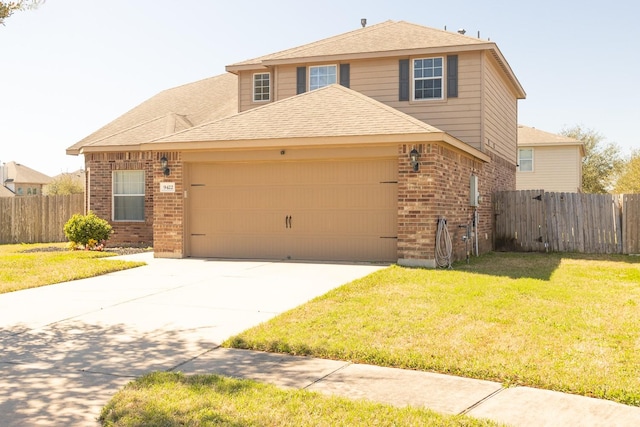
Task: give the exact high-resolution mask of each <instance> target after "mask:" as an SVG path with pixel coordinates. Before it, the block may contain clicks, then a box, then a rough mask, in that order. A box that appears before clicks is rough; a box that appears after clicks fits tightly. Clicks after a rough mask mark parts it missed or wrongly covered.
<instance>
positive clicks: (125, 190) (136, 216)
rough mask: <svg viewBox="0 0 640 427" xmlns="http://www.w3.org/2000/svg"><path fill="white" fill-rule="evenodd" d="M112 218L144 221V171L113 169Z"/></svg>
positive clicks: (115, 219)
mask: <svg viewBox="0 0 640 427" xmlns="http://www.w3.org/2000/svg"><path fill="white" fill-rule="evenodd" d="M113 220H114V221H144V171H113Z"/></svg>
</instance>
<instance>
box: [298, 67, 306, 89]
mask: <svg viewBox="0 0 640 427" xmlns="http://www.w3.org/2000/svg"><path fill="white" fill-rule="evenodd" d="M296 86H297V91H296V93H297V94H298V95H299V94H301V93H305V92H306V91H307V67H298V77H297V82H296Z"/></svg>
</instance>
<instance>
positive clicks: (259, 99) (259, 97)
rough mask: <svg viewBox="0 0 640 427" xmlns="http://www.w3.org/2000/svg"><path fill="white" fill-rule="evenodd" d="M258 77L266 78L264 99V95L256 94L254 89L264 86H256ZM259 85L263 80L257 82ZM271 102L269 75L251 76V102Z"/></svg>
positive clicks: (257, 74)
mask: <svg viewBox="0 0 640 427" xmlns="http://www.w3.org/2000/svg"><path fill="white" fill-rule="evenodd" d="M259 76H262V77H264V76H267V80H266V81H267V89H268V90H267V94H266V98H264V95H265V94H264V93H262V92H261V93H257V91H256V89H258V88H263V87H264V85H261V86H258V85H257V83H258V80H257V78H258V77H259ZM259 81H260V82H261V83H264V80H259ZM269 101H271V73H255V74H254V75H253V102H269Z"/></svg>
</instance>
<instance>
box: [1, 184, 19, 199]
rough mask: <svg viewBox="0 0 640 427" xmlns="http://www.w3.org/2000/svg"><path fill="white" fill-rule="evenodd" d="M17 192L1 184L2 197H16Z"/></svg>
mask: <svg viewBox="0 0 640 427" xmlns="http://www.w3.org/2000/svg"><path fill="white" fill-rule="evenodd" d="M15 195H16V194H15V193H14V192H13V191H11V190H9V189H8V188H7V187H5V186H4V185H0V197H14V196H15Z"/></svg>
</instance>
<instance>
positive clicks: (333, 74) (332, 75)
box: [309, 65, 338, 90]
mask: <svg viewBox="0 0 640 427" xmlns="http://www.w3.org/2000/svg"><path fill="white" fill-rule="evenodd" d="M337 81H338V70H337V66H335V65H321V66H316V67H309V90H315V89H320V88H321V87H325V86H329V85H332V84H334V83H336V82H337Z"/></svg>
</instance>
